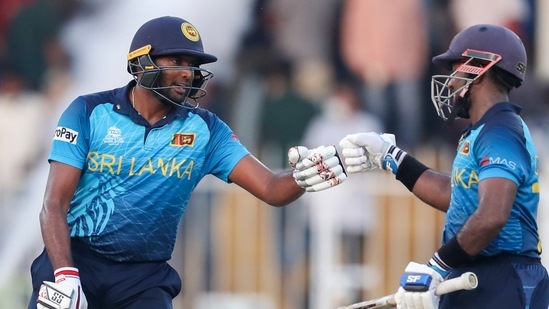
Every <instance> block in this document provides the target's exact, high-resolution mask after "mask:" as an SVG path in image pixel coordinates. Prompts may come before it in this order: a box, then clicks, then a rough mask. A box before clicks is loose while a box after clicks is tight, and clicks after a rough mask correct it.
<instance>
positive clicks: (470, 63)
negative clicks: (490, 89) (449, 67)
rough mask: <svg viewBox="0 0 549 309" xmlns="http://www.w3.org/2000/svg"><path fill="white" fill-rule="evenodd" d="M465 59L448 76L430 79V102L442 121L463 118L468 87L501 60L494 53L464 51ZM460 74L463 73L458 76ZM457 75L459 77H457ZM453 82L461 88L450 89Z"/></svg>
mask: <svg viewBox="0 0 549 309" xmlns="http://www.w3.org/2000/svg"><path fill="white" fill-rule="evenodd" d="M462 56H463V57H464V58H463V59H466V60H465V62H464V63H462V64H460V65H459V66H458V67H457V68H456V70H455V71H454V72H453V73H452V74H450V75H433V77H432V78H431V100H432V102H433V104H434V106H435V109H436V111H437V114H438V116H439V117H441V118H442V119H443V120H444V121H453V120H454V119H456V118H460V117H461V118H464V117H463V115H464V114H467V113H466V112H467V111H465V112H464V111H461V109H463V108H465V107H464V106H463V104H464V102H465V101H466V100H467V99H468V92H469V87H470V85H471V84H472V83H473V82H474V81H475V80H477V79H478V78H479V77H480V76H482V75H483V74H484V73H486V71H488V70H489V69H490V68H491V67H492V66H494V65H495V64H496V63H498V62H499V61H500V60H501V56H500V55H498V54H494V53H489V52H483V51H476V50H472V49H468V50H466V51H465V52H464V53H463V55H462ZM460 73H465V74H466V75H465V76H464V74H460ZM458 74H459V76H458ZM453 80H457V81H461V82H462V86H460V87H458V88H457V89H455V88H451V87H450V82H451V81H453Z"/></svg>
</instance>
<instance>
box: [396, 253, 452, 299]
mask: <svg viewBox="0 0 549 309" xmlns="http://www.w3.org/2000/svg"><path fill="white" fill-rule="evenodd" d="M404 271H405V273H404V274H403V275H402V277H401V278H400V287H399V288H398V291H397V292H396V294H395V302H396V304H397V309H437V308H438V304H439V302H440V297H439V296H437V295H436V294H435V291H436V288H437V286H438V285H439V284H440V283H441V282H442V281H443V278H442V276H441V275H440V274H439V273H438V272H437V271H436V270H434V269H433V268H431V267H429V266H427V265H425V264H418V263H415V262H410V263H409V264H408V266H406V269H405V270H404Z"/></svg>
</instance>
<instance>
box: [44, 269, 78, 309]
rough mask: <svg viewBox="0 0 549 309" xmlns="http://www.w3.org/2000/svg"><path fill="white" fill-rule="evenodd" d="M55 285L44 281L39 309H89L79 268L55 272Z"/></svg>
mask: <svg viewBox="0 0 549 309" xmlns="http://www.w3.org/2000/svg"><path fill="white" fill-rule="evenodd" d="M54 273H55V283H53V282H49V281H44V283H43V284H42V285H41V286H40V292H39V293H38V300H37V308H38V309H87V308H88V301H87V299H86V296H85V295H84V292H83V291H82V284H81V283H80V274H79V272H78V269H77V268H74V267H62V268H59V269H57V270H55V272H54Z"/></svg>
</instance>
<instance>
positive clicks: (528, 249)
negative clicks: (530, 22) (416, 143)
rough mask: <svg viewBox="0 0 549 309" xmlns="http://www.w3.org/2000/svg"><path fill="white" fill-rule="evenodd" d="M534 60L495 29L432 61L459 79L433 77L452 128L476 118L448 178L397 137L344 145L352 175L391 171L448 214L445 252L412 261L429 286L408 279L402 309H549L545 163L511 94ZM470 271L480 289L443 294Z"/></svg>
mask: <svg viewBox="0 0 549 309" xmlns="http://www.w3.org/2000/svg"><path fill="white" fill-rule="evenodd" d="M526 58H527V57H526V51H525V48H524V46H523V43H522V42H521V40H520V38H519V37H518V36H517V35H516V34H515V33H513V32H512V31H511V30H509V29H507V28H505V27H502V26H497V25H490V24H480V25H474V26H471V27H469V28H466V29H464V30H463V31H461V32H460V33H458V34H457V35H456V36H455V37H454V39H453V40H452V42H451V43H450V47H449V49H448V51H446V52H445V53H443V54H441V55H438V56H436V57H434V58H433V63H434V64H435V65H437V66H440V67H442V68H445V69H447V70H448V71H451V72H452V73H451V74H450V75H435V76H433V77H432V81H431V89H432V94H431V96H432V101H433V103H434V106H435V108H436V110H437V113H438V115H439V116H440V117H441V118H442V119H443V120H445V121H447V122H448V123H451V122H452V121H453V120H454V119H456V118H463V119H469V120H470V126H469V127H468V128H467V129H466V130H465V131H464V133H463V135H462V137H461V139H460V141H459V144H458V147H457V152H456V156H455V159H454V162H453V166H452V171H451V174H450V175H448V174H443V173H440V172H436V171H434V170H432V169H430V168H428V167H426V166H425V165H423V164H422V163H420V162H419V161H417V160H416V159H415V158H413V157H412V156H410V155H409V154H407V153H406V152H405V151H403V150H402V149H400V148H398V147H397V146H396V145H395V140H394V136H392V138H391V136H390V135H387V134H381V135H380V134H377V133H373V132H370V133H357V134H351V135H348V136H346V137H345V138H343V139H342V140H341V142H340V146H342V147H343V151H342V154H343V156H344V157H345V163H346V164H347V171H348V172H351V173H352V172H362V171H368V170H372V169H375V168H380V169H385V170H390V171H391V172H392V173H393V174H395V175H396V179H398V180H399V181H401V182H402V183H403V184H404V185H405V186H406V187H407V188H408V189H409V190H410V191H411V192H412V193H413V194H415V195H416V196H417V197H418V198H420V199H421V200H422V201H424V202H425V203H426V204H428V205H430V206H432V207H434V208H435V209H438V210H440V211H443V212H445V213H446V224H445V227H444V232H443V239H442V246H441V247H440V248H439V249H438V250H437V252H435V253H434V255H433V256H432V258H431V259H430V261H428V262H427V263H426V264H419V263H415V262H410V264H408V266H407V267H406V269H405V273H404V276H408V277H407V278H410V277H409V276H410V275H411V274H414V275H415V276H418V275H420V276H425V277H426V278H427V279H429V280H425V281H422V282H424V286H423V287H422V288H418V286H417V285H409V286H408V284H407V282H406V280H401V287H400V288H399V289H398V291H397V293H396V294H395V300H396V303H397V307H398V308H399V309H400V308H404V309H406V308H414V309H423V308H425V309H434V308H444V309H464V308H467V309H475V308H479V309H480V308H509V309H511V308H512V309H519V308H523V309H547V307H548V306H549V278H548V276H547V271H546V269H545V267H544V266H543V265H542V264H541V262H540V260H541V259H540V254H541V243H540V239H539V235H538V225H537V223H536V216H537V211H538V204H539V194H540V193H539V184H538V156H537V154H536V150H535V147H534V144H533V142H532V136H531V134H530V131H529V129H528V126H527V125H526V123H525V122H524V121H523V119H522V118H521V117H520V116H519V113H520V107H518V106H517V105H515V104H513V103H510V102H509V92H510V91H511V90H512V89H513V88H516V87H519V86H520V85H521V84H522V82H523V80H524V77H525V73H526ZM468 271H471V272H474V273H476V275H477V277H478V287H477V288H476V289H473V290H467V291H457V292H453V293H449V294H446V295H442V296H440V297H439V296H438V295H436V294H435V290H436V287H437V286H438V284H439V283H440V282H442V281H443V280H444V279H449V278H455V277H459V276H460V275H461V274H463V273H464V272H468ZM405 278H406V277H405ZM416 278H419V277H416Z"/></svg>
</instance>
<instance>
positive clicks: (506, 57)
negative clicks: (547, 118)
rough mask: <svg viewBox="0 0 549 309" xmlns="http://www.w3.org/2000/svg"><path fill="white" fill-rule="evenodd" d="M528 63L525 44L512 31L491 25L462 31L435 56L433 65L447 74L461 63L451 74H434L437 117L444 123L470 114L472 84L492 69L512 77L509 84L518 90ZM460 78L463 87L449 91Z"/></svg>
mask: <svg viewBox="0 0 549 309" xmlns="http://www.w3.org/2000/svg"><path fill="white" fill-rule="evenodd" d="M526 62H527V55H526V50H525V48H524V44H523V43H522V41H521V40H520V38H519V37H518V36H517V35H516V34H515V33H514V32H513V31H511V30H509V29H507V28H505V27H503V26H499V25H492V24H478V25H474V26H471V27H469V28H466V29H464V30H462V31H461V32H459V33H458V34H457V35H456V36H455V37H454V38H453V39H452V42H451V43H450V46H449V48H448V50H447V51H446V52H445V53H443V54H440V55H438V56H435V57H433V64H435V65H436V66H438V67H442V68H445V69H447V70H448V71H452V70H453V69H452V67H453V65H455V64H458V63H459V64H461V65H460V66H458V67H457V69H456V70H455V72H453V73H452V74H451V75H435V76H433V77H432V79H431V100H432V101H433V104H434V105H435V109H436V110H437V114H438V115H439V116H440V117H441V118H442V119H443V120H445V121H447V120H451V119H454V118H455V117H457V116H460V115H467V114H468V106H467V105H468V104H470V102H469V90H470V87H471V85H472V83H473V82H474V81H475V80H476V79H477V78H479V77H480V76H481V75H482V74H484V73H485V72H486V71H487V70H488V69H490V68H491V67H492V66H496V67H498V68H499V69H501V70H503V71H505V72H506V73H508V74H509V76H508V78H507V79H506V82H507V83H508V84H509V86H510V87H519V86H520V85H521V83H522V81H523V80H524V77H525V74H526ZM458 73H460V74H459V76H456V75H458ZM463 73H466V74H463ZM457 79H459V80H461V81H464V85H463V86H462V87H459V89H452V88H450V87H449V84H450V82H451V81H452V80H457ZM457 84H459V83H452V86H453V87H456V85H457ZM462 118H466V117H462Z"/></svg>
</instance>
